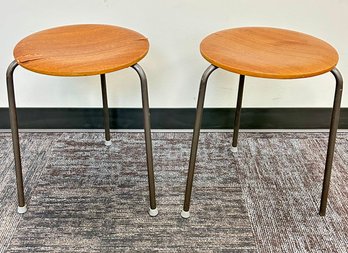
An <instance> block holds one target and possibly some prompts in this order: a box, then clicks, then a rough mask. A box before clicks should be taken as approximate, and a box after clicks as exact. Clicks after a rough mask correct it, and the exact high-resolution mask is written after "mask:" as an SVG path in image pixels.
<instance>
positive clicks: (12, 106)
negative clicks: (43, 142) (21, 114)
mask: <svg viewBox="0 0 348 253" xmlns="http://www.w3.org/2000/svg"><path fill="white" fill-rule="evenodd" d="M17 66H18V63H17V62H16V61H13V62H12V63H11V64H10V65H9V67H8V69H7V72H6V82H7V95H8V103H9V112H10V124H11V132H12V143H13V153H14V160H15V167H16V183H17V197H18V209H17V211H18V213H25V212H26V211H27V207H26V205H25V198H24V186H23V173H22V163H21V152H20V146H19V136H18V120H17V109H16V100H15V94H14V87H13V72H14V70H15V69H16V67H17Z"/></svg>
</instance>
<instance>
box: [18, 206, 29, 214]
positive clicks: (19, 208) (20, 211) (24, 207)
mask: <svg viewBox="0 0 348 253" xmlns="http://www.w3.org/2000/svg"><path fill="white" fill-rule="evenodd" d="M27 210H28V209H27V206H26V205H24V206H19V207H18V208H17V212H18V213H26V212H27Z"/></svg>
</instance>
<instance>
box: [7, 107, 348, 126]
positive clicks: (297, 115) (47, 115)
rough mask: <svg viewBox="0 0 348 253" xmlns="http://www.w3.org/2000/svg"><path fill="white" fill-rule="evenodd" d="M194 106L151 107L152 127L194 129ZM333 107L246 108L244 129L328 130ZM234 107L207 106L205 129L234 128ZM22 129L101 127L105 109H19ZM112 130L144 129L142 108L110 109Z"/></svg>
mask: <svg viewBox="0 0 348 253" xmlns="http://www.w3.org/2000/svg"><path fill="white" fill-rule="evenodd" d="M195 111H196V110H195V109H193V108H175V109H171V108H165V109H161V108H154V109H151V125H152V128H153V129H192V128H193V124H194V118H195ZM330 114H331V109H330V108H245V109H242V114H241V129H325V128H329V125H330ZM233 121H234V109H233V108H206V109H204V114H203V121H202V128H203V129H230V128H233ZM18 122H19V123H18V125H19V128H22V129H102V128H103V111H102V109H99V108H18ZM110 127H111V129H141V128H143V113H142V110H141V109H129V108H111V109H110ZM8 128H10V125H9V116H8V109H7V108H0V129H8ZM339 128H341V129H348V108H342V109H341V118H340V125H339Z"/></svg>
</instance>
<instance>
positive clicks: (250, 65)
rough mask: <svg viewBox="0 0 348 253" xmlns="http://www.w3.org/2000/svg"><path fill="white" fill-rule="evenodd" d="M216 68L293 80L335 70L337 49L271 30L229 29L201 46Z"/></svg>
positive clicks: (320, 41) (293, 34)
mask: <svg viewBox="0 0 348 253" xmlns="http://www.w3.org/2000/svg"><path fill="white" fill-rule="evenodd" d="M200 50H201V54H202V55H203V57H204V58H205V59H206V60H207V61H209V62H210V63H212V64H213V65H215V66H217V67H220V68H222V69H225V70H228V71H232V72H234V73H238V74H241V75H247V76H255V77H264V78H275V79H291V78H303V77H310V76H316V75H319V74H323V73H325V72H328V71H330V70H332V69H333V68H334V67H335V66H336V64H337V62H338V54H337V52H336V50H335V49H334V48H333V47H332V46H330V45H329V44H328V43H326V42H324V41H322V40H320V39H317V38H315V37H313V36H310V35H307V34H304V33H299V32H294V31H290V30H284V29H277V28H267V27H243V28H235V29H228V30H223V31H219V32H216V33H213V34H211V35H209V36H207V37H206V38H205V39H204V40H203V41H202V42H201V46H200Z"/></svg>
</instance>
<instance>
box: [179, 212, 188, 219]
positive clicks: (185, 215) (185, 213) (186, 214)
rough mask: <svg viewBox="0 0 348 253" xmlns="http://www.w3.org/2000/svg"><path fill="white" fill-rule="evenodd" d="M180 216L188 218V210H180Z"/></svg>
mask: <svg viewBox="0 0 348 253" xmlns="http://www.w3.org/2000/svg"><path fill="white" fill-rule="evenodd" d="M181 217H183V218H184V219H188V218H190V211H187V212H186V211H184V210H182V211H181Z"/></svg>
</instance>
